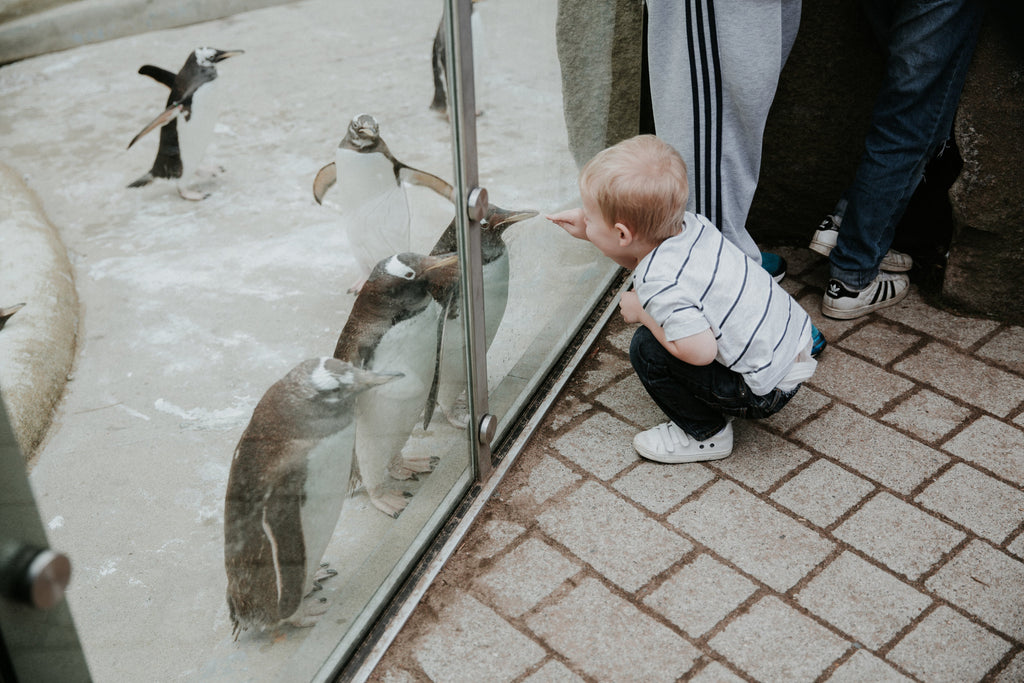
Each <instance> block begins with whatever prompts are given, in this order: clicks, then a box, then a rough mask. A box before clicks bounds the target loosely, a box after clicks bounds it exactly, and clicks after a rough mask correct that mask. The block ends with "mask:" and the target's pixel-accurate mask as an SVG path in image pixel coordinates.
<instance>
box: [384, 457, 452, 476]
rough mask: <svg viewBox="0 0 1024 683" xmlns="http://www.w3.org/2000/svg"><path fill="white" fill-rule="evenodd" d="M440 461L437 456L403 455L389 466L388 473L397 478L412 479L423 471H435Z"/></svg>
mask: <svg viewBox="0 0 1024 683" xmlns="http://www.w3.org/2000/svg"><path fill="white" fill-rule="evenodd" d="M439 461H440V459H439V458H437V457H436V456H429V455H412V456H407V457H403V458H402V459H401V460H398V461H396V462H393V463H392V464H391V466H390V467H389V468H388V474H390V475H391V476H392V477H394V478H395V479H399V480H405V479H412V478H414V477H415V476H416V475H417V474H421V473H423V472H433V471H434V466H435V465H437V463H438V462H439Z"/></svg>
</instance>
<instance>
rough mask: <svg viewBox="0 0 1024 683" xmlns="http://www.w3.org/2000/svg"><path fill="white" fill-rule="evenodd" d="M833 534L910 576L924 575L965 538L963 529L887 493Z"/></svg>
mask: <svg viewBox="0 0 1024 683" xmlns="http://www.w3.org/2000/svg"><path fill="white" fill-rule="evenodd" d="M833 533H834V535H835V537H836V538H839V539H841V540H843V541H846V542H847V543H849V544H850V545H852V546H853V547H854V548H857V549H858V550H860V551H862V552H865V553H867V554H868V555H870V556H871V557H873V558H875V559H876V560H878V561H880V562H881V563H882V564H884V565H886V566H887V567H889V569H891V570H893V571H895V572H897V573H899V574H903V575H904V576H906V577H907V578H909V579H916V578H917V577H918V576H920V575H921V574H923V573H924V572H925V571H927V570H928V569H929V568H931V566H932V565H934V564H935V563H936V562H938V561H939V559H940V558H941V557H942V556H943V555H944V554H945V553H947V552H949V551H950V550H951V549H952V548H953V547H954V546H956V545H957V544H958V543H959V542H960V541H962V540H963V539H964V534H963V532H961V531H958V530H956V529H954V528H953V527H951V526H949V525H948V524H946V523H945V522H943V521H941V520H939V519H937V518H935V517H932V516H931V515H929V514H927V513H925V512H923V511H921V510H919V509H917V508H916V507H914V506H913V505H908V504H907V503H904V502H903V501H902V500H900V499H899V498H896V497H895V496H893V495H891V494H889V493H885V492H882V493H879V494H878V495H876V496H875V497H874V498H872V499H871V500H869V501H868V502H867V503H865V504H864V507H862V508H861V509H860V510H858V511H857V512H856V513H854V515H853V516H852V517H850V518H849V519H847V520H846V521H845V522H843V523H842V524H840V525H839V526H838V527H837V528H836V530H835V531H834V532H833Z"/></svg>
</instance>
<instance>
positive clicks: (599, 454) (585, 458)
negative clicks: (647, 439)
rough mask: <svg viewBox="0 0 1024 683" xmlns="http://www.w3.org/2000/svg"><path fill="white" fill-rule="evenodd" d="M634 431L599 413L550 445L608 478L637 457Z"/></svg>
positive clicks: (578, 463)
mask: <svg viewBox="0 0 1024 683" xmlns="http://www.w3.org/2000/svg"><path fill="white" fill-rule="evenodd" d="M635 431H636V429H634V428H633V427H631V426H629V425H628V424H626V423H625V422H623V421H622V420H617V419H616V418H614V417H612V416H611V415H608V414H607V413H598V414H597V415H594V416H592V417H588V418H587V419H586V420H585V421H584V422H583V423H582V424H579V425H577V426H576V427H574V428H573V429H571V430H570V431H569V432H568V433H566V434H564V435H563V436H561V437H559V438H558V439H556V440H555V441H554V443H553V444H552V445H553V446H554V447H555V449H556V450H558V452H559V453H561V454H562V455H563V456H565V457H566V458H568V459H569V460H571V461H573V462H574V463H576V464H577V465H579V466H580V467H582V468H583V469H585V470H587V471H589V472H592V473H594V474H595V475H597V476H598V477H600V478H601V479H611V478H612V477H614V476H615V475H616V474H618V473H619V472H621V471H622V470H624V469H625V468H626V467H627V466H629V464H630V463H632V462H634V461H635V460H637V459H638V458H639V456H638V455H637V454H636V451H634V450H633V433H634V432H635Z"/></svg>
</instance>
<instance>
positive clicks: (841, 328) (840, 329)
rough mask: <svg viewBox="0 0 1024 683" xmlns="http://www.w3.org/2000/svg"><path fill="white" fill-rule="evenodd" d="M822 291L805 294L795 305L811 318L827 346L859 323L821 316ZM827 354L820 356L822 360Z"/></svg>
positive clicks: (826, 352)
mask: <svg viewBox="0 0 1024 683" xmlns="http://www.w3.org/2000/svg"><path fill="white" fill-rule="evenodd" d="M823 291H824V287H823V288H822V291H817V292H813V293H811V294H805V295H804V296H802V297H800V298H799V299H797V303H799V304H800V306H801V307H802V308H803V309H804V310H805V311H807V314H808V315H810V316H811V322H813V323H814V325H815V327H817V328H818V330H820V331H821V333H822V334H823V335H825V339H826V340H828V343H829V344H835V342H836V340H837V339H839V337H841V336H842V335H844V334H845V333H846V332H848V331H849V330H850V328H851V327H855V326H856V325H857V324H858V323H859V322H860V321H859V320H833V319H832V318H826V317H825V316H823V315H822V314H821V296H822V293H823ZM827 354H828V351H827V350H826V351H825V353H824V354H822V358H824V357H825V355H827Z"/></svg>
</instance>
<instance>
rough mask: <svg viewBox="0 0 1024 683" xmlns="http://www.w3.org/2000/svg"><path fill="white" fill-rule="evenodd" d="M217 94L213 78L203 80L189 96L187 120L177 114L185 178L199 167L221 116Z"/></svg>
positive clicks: (218, 88)
mask: <svg viewBox="0 0 1024 683" xmlns="http://www.w3.org/2000/svg"><path fill="white" fill-rule="evenodd" d="M220 95H221V93H220V87H219V84H218V83H217V81H216V80H213V81H209V82H207V83H204V84H203V85H201V86H199V88H198V89H197V90H196V91H195V93H193V95H192V110H191V115H190V116H189V118H188V120H186V119H185V117H184V116H179V117H178V147H179V148H180V150H181V168H182V174H181V175H182V178H187V177H188V176H189V175H191V174H192V173H194V172H195V170H196V169H197V168H198V167H199V162H200V160H201V159H202V158H203V153H204V152H205V151H206V148H207V147H208V146H209V144H210V140H212V139H213V128H214V126H216V125H217V117H218V116H219V115H220V106H221V98H220Z"/></svg>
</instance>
